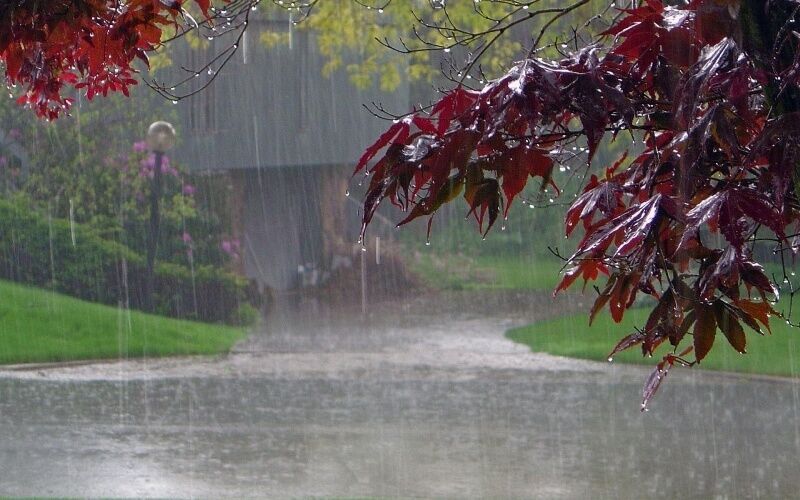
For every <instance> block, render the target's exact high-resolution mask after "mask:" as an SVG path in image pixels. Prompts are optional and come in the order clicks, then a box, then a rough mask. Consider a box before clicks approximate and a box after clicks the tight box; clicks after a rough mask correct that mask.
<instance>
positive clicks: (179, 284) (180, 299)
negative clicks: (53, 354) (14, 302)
mask: <svg viewBox="0 0 800 500" xmlns="http://www.w3.org/2000/svg"><path fill="white" fill-rule="evenodd" d="M144 276H145V259H144V258H143V257H142V256H141V255H139V254H137V253H135V252H134V251H132V250H131V249H130V248H128V247H126V246H124V245H122V244H120V243H118V242H115V241H109V240H105V239H103V238H102V237H101V236H100V235H99V233H98V232H97V231H95V230H93V229H92V228H91V227H89V226H85V225H81V224H70V222H69V221H66V220H63V219H55V218H50V217H47V216H42V215H40V214H38V213H36V212H35V211H34V210H32V209H31V207H30V206H29V204H27V203H26V202H24V201H20V200H17V201H13V202H11V201H6V200H0V278H5V279H9V280H12V281H17V282H21V283H27V284H31V285H36V286H41V287H47V288H52V289H53V290H55V291H58V292H62V293H66V294H68V295H72V296H74V297H78V298H81V299H85V300H89V301H92V302H100V303H104V304H110V305H125V304H127V305H129V306H130V307H132V308H139V306H140V304H141V303H142V299H143V297H142V294H141V291H142V290H143V282H144ZM155 296H156V310H157V312H158V313H160V314H163V315H167V316H173V317H180V318H194V319H198V320H202V321H210V322H220V321H223V322H232V323H239V322H240V321H241V318H240V317H241V315H239V314H238V313H237V311H238V310H239V309H240V308H241V307H242V306H243V305H244V304H249V305H251V306H254V307H258V306H260V305H261V296H260V294H259V292H258V290H257V289H256V288H255V287H254V286H252V285H251V284H250V283H249V282H248V281H247V280H246V279H245V278H242V277H240V276H237V275H235V274H233V273H230V272H227V271H224V270H221V269H219V268H215V267H211V266H199V267H197V268H196V269H195V272H194V275H193V273H192V272H191V271H190V270H189V269H188V268H187V267H185V266H181V265H178V264H172V263H159V264H157V266H156V290H155Z"/></svg>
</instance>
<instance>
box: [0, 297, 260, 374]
mask: <svg viewBox="0 0 800 500" xmlns="http://www.w3.org/2000/svg"><path fill="white" fill-rule="evenodd" d="M0 297H2V299H0V364H10V363H30V362H47V361H72V360H86V359H107V358H113V359H116V358H120V357H122V358H128V357H130V358H134V357H137V358H138V357H157V356H173V355H186V354H216V353H222V352H227V351H228V350H229V349H230V348H231V346H232V345H233V344H234V343H235V342H236V341H237V340H239V339H241V338H243V337H244V336H245V335H246V329H244V328H234V327H228V326H219V325H211V324H206V323H196V322H192V321H182V320H177V319H172V318H165V317H161V316H154V315H150V314H144V313H141V312H138V311H130V314H128V312H126V311H123V310H120V309H117V308H114V307H109V306H105V305H100V304H94V303H91V302H85V301H82V300H78V299H75V298H72V297H67V296H64V295H60V294H57V293H53V292H51V291H49V290H44V289H40V288H32V287H28V286H23V285H18V284H15V283H9V282H6V281H0Z"/></svg>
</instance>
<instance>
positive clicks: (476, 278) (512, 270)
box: [411, 252, 561, 291]
mask: <svg viewBox="0 0 800 500" xmlns="http://www.w3.org/2000/svg"><path fill="white" fill-rule="evenodd" d="M411 266H412V270H413V271H414V272H415V273H416V274H417V275H419V276H420V277H422V279H423V280H424V282H425V283H426V284H427V285H429V286H432V287H434V288H439V289H445V290H492V289H496V290H503V289H506V290H508V289H513V290H545V291H552V290H553V289H554V288H555V286H556V285H557V284H558V282H559V280H560V277H559V270H560V269H561V264H560V263H558V262H556V261H555V259H547V258H541V257H535V256H532V255H528V256H526V255H508V256H505V255H499V256H477V257H471V258H469V257H466V256H462V255H445V256H440V255H437V254H436V253H435V252H425V253H419V254H418V256H417V257H416V258H415V259H414V261H413V262H412V264H411Z"/></svg>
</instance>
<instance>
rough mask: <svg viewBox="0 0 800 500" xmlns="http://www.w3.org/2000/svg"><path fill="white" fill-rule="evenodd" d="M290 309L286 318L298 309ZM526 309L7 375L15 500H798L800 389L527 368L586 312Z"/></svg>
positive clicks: (7, 454) (593, 368) (489, 305)
mask: <svg viewBox="0 0 800 500" xmlns="http://www.w3.org/2000/svg"><path fill="white" fill-rule="evenodd" d="M290 302H291V303H292V305H291V306H290V305H289V303H290ZM579 302H580V299H578V298H573V297H567V298H565V299H562V301H561V302H558V303H555V304H554V303H553V302H551V301H550V299H549V298H547V297H545V296H540V295H530V294H513V293H486V294H480V295H475V294H455V295H450V296H445V297H441V296H418V297H413V298H410V299H408V300H405V301H396V302H392V303H384V304H381V305H377V306H375V307H374V308H373V309H372V310H371V311H372V314H371V316H370V317H369V318H362V317H361V315H360V309H358V308H350V309H348V308H335V309H331V308H329V307H328V306H326V305H324V304H321V303H320V302H318V301H314V300H301V301H289V300H287V301H285V303H284V304H283V305H282V306H281V307H279V308H278V310H276V311H274V312H273V314H271V315H270V319H269V321H267V322H266V324H265V325H264V326H263V328H262V331H259V332H257V333H256V334H254V335H253V336H251V337H250V338H249V339H248V340H246V341H244V342H242V343H241V344H240V345H238V346H237V347H236V349H235V352H234V353H232V354H231V355H228V356H223V357H218V358H184V359H171V360H150V361H127V362H115V363H98V364H93V365H83V366H74V367H63V368H57V369H42V370H25V371H16V370H11V369H4V370H2V371H0V494H4V495H15V496H34V495H44V496H54V495H58V496H126V497H191V496H197V497H223V496H225V497H297V496H304V497H305V496H337V497H342V496H343V497H354V496H355V497H363V496H391V497H409V496H416V497H459V498H461V497H532V498H642V497H664V498H783V497H792V496H794V495H795V494H796V492H797V491H800V461H798V456H800V415H798V406H799V405H800V384H799V383H798V382H797V381H796V380H785V379H770V378H762V379H755V378H745V377H742V376H737V375H725V374H712V373H705V372H702V371H699V370H682V371H675V372H674V373H672V374H670V378H671V380H669V381H668V383H667V384H666V386H665V387H664V389H663V392H662V393H661V394H659V396H658V398H657V399H656V401H655V402H654V403H653V405H652V408H653V410H652V411H650V412H648V413H645V414H642V413H640V412H639V411H638V403H639V394H640V391H641V385H642V383H643V380H644V377H645V375H646V373H647V371H646V370H644V369H641V368H637V367H631V366H622V365H616V364H605V363H591V362H583V361H575V360H567V359H563V358H557V357H553V356H547V355H544V354H536V353H530V352H529V351H528V350H527V349H526V348H524V347H523V346H519V345H516V344H514V343H512V342H510V341H508V340H506V339H505V338H504V337H503V331H504V330H505V329H506V328H508V327H511V326H514V325H517V324H522V323H525V322H527V321H529V320H532V319H546V318H547V317H548V316H552V315H553V314H555V313H557V312H563V311H564V310H565V308H576V307H580V304H579Z"/></svg>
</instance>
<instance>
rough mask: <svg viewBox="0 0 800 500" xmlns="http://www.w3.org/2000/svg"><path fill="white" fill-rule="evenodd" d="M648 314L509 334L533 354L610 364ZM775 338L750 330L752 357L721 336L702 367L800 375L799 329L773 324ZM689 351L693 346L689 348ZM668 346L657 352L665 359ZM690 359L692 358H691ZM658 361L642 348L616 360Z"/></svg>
mask: <svg viewBox="0 0 800 500" xmlns="http://www.w3.org/2000/svg"><path fill="white" fill-rule="evenodd" d="M649 313H650V310H649V309H634V310H631V311H628V312H627V313H626V314H625V319H624V320H623V322H622V323H621V324H616V323H614V322H613V321H612V320H611V317H610V316H609V315H608V314H607V313H605V314H601V315H600V316H599V317H598V318H596V319H595V322H594V324H593V325H592V326H591V327H589V326H588V321H587V316H586V314H578V315H573V316H567V317H563V318H558V319H555V320H551V321H544V322H541V323H535V324H532V325H528V326H524V327H521V328H514V329H512V330H509V331H508V332H507V333H506V335H507V336H508V338H510V339H511V340H514V341H516V342H520V343H522V344H525V345H528V346H529V347H530V348H531V350H533V351H537V352H547V353H550V354H557V355H559V356H570V357H575V358H584V359H593V360H606V359H607V357H608V353H609V352H610V351H611V349H613V348H614V346H615V345H616V343H617V342H618V341H619V340H620V339H621V338H622V337H623V336H624V335H627V334H629V333H632V332H633V331H634V330H633V325H639V326H641V325H643V324H644V323H645V321H646V320H647V316H648V314H649ZM770 326H771V327H772V335H766V336H764V337H761V336H759V335H758V334H757V333H755V332H753V331H752V330H749V329H747V328H746V327H745V331H746V334H747V354H745V355H742V354H739V353H737V352H736V351H734V350H733V348H732V347H731V346H730V345H729V344H728V342H727V340H726V339H725V336H724V335H722V334H721V333H719V332H717V336H716V339H715V342H714V349H713V350H712V351H711V353H710V354H709V355H708V357H707V358H706V359H704V360H703V361H702V363H701V364H700V365H699V366H700V367H701V368H704V369H710V370H724V371H734V372H744V373H759V374H767V375H785V376H794V375H796V374H797V373H798V371H799V370H800V356H798V355H797V354H798V347H800V329H797V328H793V327H790V326H788V325H786V323H785V322H783V321H780V320H779V319H778V318H774V319H773V320H772V321H771V322H770ZM686 345H688V344H686ZM666 352H668V351H667V346H663V345H662V347H661V348H660V349H659V350H658V351H657V354H658V353H662V354H664V353H666ZM689 358H692V356H691V355H689ZM655 361H656V359H646V358H642V355H641V350H639V349H638V347H636V348H633V349H631V350H629V351H626V352H623V353H619V354H617V355H615V356H614V362H615V363H616V362H622V363H644V364H649V365H654V364H655Z"/></svg>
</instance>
